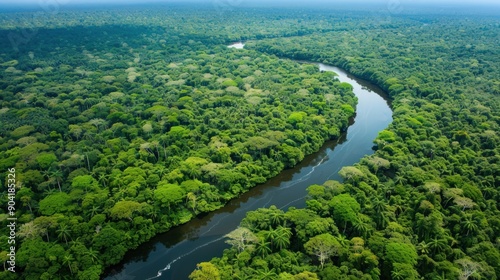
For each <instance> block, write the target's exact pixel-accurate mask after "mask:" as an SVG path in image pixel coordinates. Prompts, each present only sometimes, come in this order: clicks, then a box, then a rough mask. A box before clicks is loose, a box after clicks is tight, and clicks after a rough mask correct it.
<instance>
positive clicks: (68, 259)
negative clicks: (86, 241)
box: [63, 254, 73, 275]
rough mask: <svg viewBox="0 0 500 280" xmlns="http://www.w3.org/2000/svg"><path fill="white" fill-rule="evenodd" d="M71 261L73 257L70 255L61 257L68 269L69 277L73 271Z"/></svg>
mask: <svg viewBox="0 0 500 280" xmlns="http://www.w3.org/2000/svg"><path fill="white" fill-rule="evenodd" d="M72 261H73V256H71V255H70V254H67V255H64V257H63V264H67V265H68V267H69V271H70V272H71V275H73V269H72V268H71V262H72Z"/></svg>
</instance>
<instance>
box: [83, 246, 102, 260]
mask: <svg viewBox="0 0 500 280" xmlns="http://www.w3.org/2000/svg"><path fill="white" fill-rule="evenodd" d="M85 255H86V256H87V257H89V258H90V259H91V260H92V263H94V264H95V263H96V262H98V261H99V257H98V256H99V252H97V251H94V249H92V248H90V249H89V250H88V251H87V252H85Z"/></svg>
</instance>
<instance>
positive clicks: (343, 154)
mask: <svg viewBox="0 0 500 280" xmlns="http://www.w3.org/2000/svg"><path fill="white" fill-rule="evenodd" d="M318 65H319V67H320V70H323V71H334V72H336V73H337V74H338V79H339V80H340V81H342V82H347V83H349V84H351V85H352V86H353V88H354V89H353V91H354V93H355V94H356V96H357V97H358V105H357V107H356V112H357V114H356V116H355V118H354V120H353V124H352V125H351V126H350V127H349V129H348V130H347V133H344V134H343V135H342V137H341V138H340V139H339V140H337V141H330V142H327V143H325V145H324V146H323V147H322V148H321V150H320V151H318V152H316V153H314V154H312V155H310V156H308V157H306V158H305V159H304V160H303V161H302V162H301V163H300V164H299V165H297V166H296V167H295V168H293V169H289V170H285V171H283V172H281V173H280V174H279V175H278V176H276V177H275V178H272V179H270V180H269V181H268V182H266V183H265V184H262V185H258V186H256V187H255V188H253V189H251V190H250V191H248V192H247V193H245V194H243V195H242V196H241V197H239V198H236V199H233V200H231V201H230V202H229V203H228V204H227V205H226V206H225V207H223V208H221V209H219V210H217V211H214V212H212V213H209V214H206V215H204V216H202V217H197V218H195V219H193V220H191V221H190V222H188V223H186V224H184V225H181V226H178V227H176V228H173V229H171V230H170V231H168V232H167V233H164V234H159V235H157V236H156V237H154V238H152V239H151V240H150V241H148V242H146V243H144V244H143V245H141V246H140V247H139V248H137V249H135V250H132V251H130V252H128V253H127V254H126V256H125V258H124V260H123V261H122V262H121V263H120V264H119V265H117V266H115V267H113V268H111V272H110V273H108V275H107V276H106V278H105V279H109V280H111V279H120V280H121V279H173V280H184V279H188V275H189V274H190V273H191V272H192V271H193V270H194V269H195V268H196V264H197V263H200V262H203V261H209V260H210V259H211V258H213V257H217V256H221V255H222V251H223V250H224V249H226V248H228V247H229V245H227V244H225V243H224V237H223V236H224V235H225V234H227V233H229V232H230V231H232V230H234V229H235V228H236V227H237V226H238V225H239V223H240V221H241V220H242V219H243V218H244V217H245V214H246V213H247V212H248V211H251V210H255V209H257V208H261V207H269V206H271V205H276V207H278V208H281V209H283V210H286V209H287V208H288V207H290V206H295V207H304V206H305V197H306V194H307V192H306V188H307V187H308V186H309V185H312V184H322V183H323V182H325V181H327V180H331V179H335V180H339V179H340V177H339V175H338V174H337V173H338V172H339V170H340V169H341V168H342V167H343V166H349V165H353V164H354V163H356V162H358V161H359V160H360V159H361V158H362V157H363V156H365V155H370V154H372V153H373V151H372V149H371V148H372V146H373V140H374V139H375V137H376V136H377V134H378V132H379V131H381V130H383V129H385V128H386V127H387V126H388V125H389V124H390V123H391V121H392V111H391V109H390V107H389V103H388V101H387V99H386V98H385V94H384V92H383V91H382V90H381V89H380V88H378V87H377V86H375V85H373V84H370V83H369V82H367V81H364V80H360V79H357V78H355V77H353V76H351V75H350V74H348V73H346V72H345V71H343V70H342V69H339V68H337V67H332V66H328V65H324V64H318Z"/></svg>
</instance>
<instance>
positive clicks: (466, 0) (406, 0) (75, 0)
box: [0, 0, 500, 6]
mask: <svg viewBox="0 0 500 280" xmlns="http://www.w3.org/2000/svg"><path fill="white" fill-rule="evenodd" d="M144 2H165V3H172V2H201V3H207V4H210V3H224V4H229V5H234V6H238V5H249V4H250V5H251V4H253V3H256V2H261V3H268V4H278V3H292V2H295V3H304V5H307V4H311V3H327V4H335V3H353V2H365V3H366V2H370V3H380V4H385V3H387V4H397V3H400V4H420V3H422V4H423V3H439V4H471V5H474V4H499V2H500V1H499V0H306V1H304V0H266V1H255V0H188V1H179V0H143V1H141V0H0V3H17V4H34V5H40V3H42V5H43V4H47V5H53V4H62V5H66V4H82V3H120V4H125V3H144Z"/></svg>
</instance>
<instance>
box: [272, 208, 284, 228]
mask: <svg viewBox="0 0 500 280" xmlns="http://www.w3.org/2000/svg"><path fill="white" fill-rule="evenodd" d="M270 219H271V223H272V225H273V226H277V225H280V224H281V223H282V222H283V221H284V219H283V215H282V213H280V212H279V211H278V210H275V211H273V212H271V214H270Z"/></svg>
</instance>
